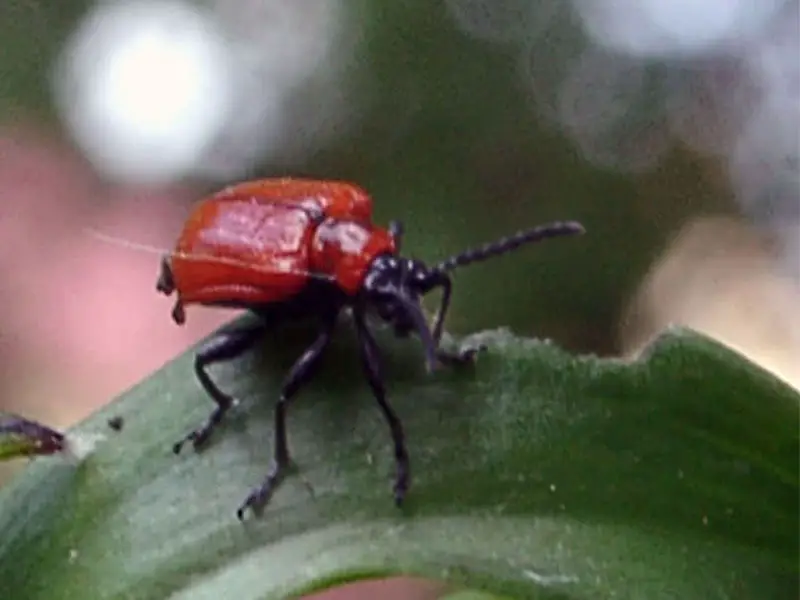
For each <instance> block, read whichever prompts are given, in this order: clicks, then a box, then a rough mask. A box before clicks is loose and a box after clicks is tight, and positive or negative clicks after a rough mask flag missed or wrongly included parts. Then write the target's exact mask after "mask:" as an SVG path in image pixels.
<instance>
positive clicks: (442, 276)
mask: <svg viewBox="0 0 800 600" xmlns="http://www.w3.org/2000/svg"><path fill="white" fill-rule="evenodd" d="M435 287H440V288H442V299H441V302H440V304H439V310H438V312H437V313H436V319H435V320H434V324H433V339H434V341H435V342H436V358H437V359H438V360H439V362H440V363H442V364H443V365H447V366H450V367H458V366H463V365H470V364H473V363H474V362H475V358H476V357H477V355H478V352H482V351H483V350H486V346H483V345H481V346H477V347H474V348H459V349H458V350H456V351H455V352H453V351H451V350H443V349H442V348H440V347H439V344H440V343H441V340H442V333H443V332H444V321H445V317H446V316H447V311H448V310H449V309H450V294H451V292H452V289H453V286H452V283H451V281H450V277H449V276H448V275H447V273H443V272H440V271H432V272H431V273H429V274H428V277H427V280H426V281H425V288H424V291H425V292H428V291H430V290H431V289H433V288H435Z"/></svg>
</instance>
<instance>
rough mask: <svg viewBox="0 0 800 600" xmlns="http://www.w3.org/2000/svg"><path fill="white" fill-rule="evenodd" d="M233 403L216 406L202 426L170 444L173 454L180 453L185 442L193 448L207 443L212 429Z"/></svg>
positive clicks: (199, 447) (197, 448) (198, 447)
mask: <svg viewBox="0 0 800 600" xmlns="http://www.w3.org/2000/svg"><path fill="white" fill-rule="evenodd" d="M232 405H233V404H232V403H231V404H230V405H226V406H219V407H217V408H216V409H215V410H214V412H212V413H211V415H210V416H209V417H208V420H207V421H206V422H205V423H204V424H203V426H202V427H198V428H197V429H195V430H194V431H192V432H191V433H190V434H189V435H187V436H186V437H184V438H183V439H182V440H180V441H178V442H176V443H175V444H174V445H173V446H172V451H173V452H174V453H175V454H180V452H181V450H182V449H183V446H184V444H186V443H187V442H191V443H192V446H194V449H195V450H200V449H202V448H203V446H205V445H206V443H208V439H209V438H210V437H211V434H212V433H213V431H214V430H215V429H216V428H217V425H219V424H220V423H221V422H222V419H223V418H224V417H225V414H226V413H227V412H228V411H229V410H230V409H231V406H232Z"/></svg>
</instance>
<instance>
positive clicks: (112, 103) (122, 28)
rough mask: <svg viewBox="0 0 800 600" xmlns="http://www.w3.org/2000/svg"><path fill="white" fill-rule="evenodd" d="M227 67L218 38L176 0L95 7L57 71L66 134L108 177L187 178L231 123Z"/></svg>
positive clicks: (210, 26) (204, 20) (202, 17)
mask: <svg viewBox="0 0 800 600" xmlns="http://www.w3.org/2000/svg"><path fill="white" fill-rule="evenodd" d="M231 79H232V65H231V62H230V60H229V55H228V49H227V46H226V44H225V41H224V39H223V37H222V35H221V34H220V33H219V32H218V31H217V30H216V29H215V27H214V22H213V21H212V20H211V19H209V18H207V17H206V16H205V15H204V14H203V13H202V12H201V11H200V10H199V9H198V8H197V7H195V6H192V5H190V4H187V3H183V2H178V1H169V2H158V1H137V2H117V3H113V4H103V5H100V6H99V7H98V8H97V9H96V10H95V11H93V12H92V13H90V14H89V15H88V16H87V18H86V19H85V20H84V21H83V23H82V24H81V25H80V26H79V27H78V29H77V31H76V32H75V33H74V35H73V37H72V39H71V40H70V42H69V43H68V45H67V47H66V49H65V51H64V54H63V56H62V60H61V62H60V64H59V70H58V72H57V88H56V92H57V101H58V104H59V106H60V108H61V111H62V116H63V118H64V120H65V122H66V125H67V127H68V128H69V130H70V131H71V133H72V135H73V136H74V138H75V140H76V142H77V144H78V145H79V146H80V147H81V148H82V149H83V151H84V152H85V153H86V155H87V157H88V158H89V160H90V161H91V162H92V163H93V164H94V165H95V166H96V167H97V168H98V170H100V171H101V172H104V173H105V174H106V175H108V176H111V177H112V178H115V179H122V180H129V181H137V182H148V183H152V182H160V181H169V180H172V179H176V178H179V177H181V176H183V175H185V174H186V173H188V172H190V171H191V170H192V169H193V168H194V167H195V164H196V162H197V161H198V160H200V159H201V157H202V155H203V153H204V152H205V151H206V148H207V147H208V146H209V144H211V142H212V141H213V139H214V138H215V137H216V136H217V135H218V133H219V131H220V129H221V128H222V126H223V125H224V123H225V120H226V118H227V114H228V110H229V105H230V99H231V98H230V96H231V93H232V91H233V90H232V86H231Z"/></svg>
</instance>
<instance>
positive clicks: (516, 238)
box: [434, 221, 586, 271]
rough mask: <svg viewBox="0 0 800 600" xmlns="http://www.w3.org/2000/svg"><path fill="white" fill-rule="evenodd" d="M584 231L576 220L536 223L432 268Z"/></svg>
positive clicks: (446, 267) (442, 268) (457, 264)
mask: <svg viewBox="0 0 800 600" xmlns="http://www.w3.org/2000/svg"><path fill="white" fill-rule="evenodd" d="M585 231H586V230H585V229H584V228H583V225H581V224H580V223H578V222H577V221H555V222H553V223H547V224H545V225H538V226H537V227H533V228H531V229H524V230H522V231H518V232H517V233H515V234H514V235H510V236H508V237H504V238H501V239H499V240H497V241H495V242H490V243H488V244H484V245H483V246H479V247H478V248H470V249H469V250H465V251H464V252H461V253H459V254H454V255H453V256H451V257H450V258H448V259H445V260H443V261H442V262H440V263H439V264H438V265H436V266H435V267H434V270H436V271H451V270H452V269H455V268H456V267H464V266H466V265H468V264H471V263H474V262H479V261H482V260H486V259H487V258H492V257H494V256H499V255H501V254H505V253H507V252H511V251H512V250H516V249H517V248H519V247H520V246H524V245H525V244H530V243H531V242H538V241H539V240H544V239H547V238H551V237H560V236H563V235H577V234H581V233H584V232H585Z"/></svg>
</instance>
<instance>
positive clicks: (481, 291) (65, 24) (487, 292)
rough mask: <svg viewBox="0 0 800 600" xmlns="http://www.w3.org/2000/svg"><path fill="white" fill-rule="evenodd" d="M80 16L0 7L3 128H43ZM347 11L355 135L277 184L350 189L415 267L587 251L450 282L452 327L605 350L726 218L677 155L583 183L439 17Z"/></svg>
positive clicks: (514, 81)
mask: <svg viewBox="0 0 800 600" xmlns="http://www.w3.org/2000/svg"><path fill="white" fill-rule="evenodd" d="M85 6H86V3H85V2H40V3H33V2H19V1H16V2H15V1H12V2H9V3H3V4H2V5H1V6H0V37H2V39H3V40H4V41H3V52H2V54H0V74H2V77H0V111H2V113H0V114H2V115H3V117H1V118H4V119H5V120H8V119H9V118H11V119H13V118H16V116H17V115H18V113H19V111H20V110H23V111H25V112H31V111H32V110H36V111H39V113H40V114H41V115H44V116H45V117H47V118H51V117H52V111H51V109H50V108H49V104H48V101H49V97H48V79H47V78H48V75H49V69H50V67H51V64H52V61H53V60H54V58H55V56H56V53H57V51H58V49H59V47H60V44H61V43H62V42H63V40H64V39H65V38H66V36H67V35H68V33H69V31H70V27H71V26H72V25H74V24H75V23H76V22H77V18H78V17H79V16H80V14H82V11H83V10H84V8H85ZM348 6H349V8H350V9H351V11H352V15H354V16H355V18H359V19H362V20H363V23H362V25H361V31H362V33H363V37H362V39H361V40H360V42H359V44H358V47H357V49H356V57H355V59H354V60H353V61H352V63H351V64H350V65H349V67H348V78H349V80H350V83H352V84H353V85H354V86H355V90H356V91H355V93H354V95H353V98H352V101H353V102H354V103H356V105H357V106H356V108H357V110H359V111H360V116H359V121H358V125H357V127H356V128H355V129H354V130H353V131H351V132H350V133H348V134H346V135H345V136H343V137H340V138H337V139H335V140H334V141H333V142H331V143H330V144H329V145H328V146H327V147H325V148H320V149H319V151H318V152H317V153H316V155H315V156H313V157H311V158H309V159H308V160H307V161H306V162H304V163H302V164H294V165H291V166H290V167H289V169H288V170H290V171H291V172H292V173H293V174H304V175H313V176H319V177H335V178H344V179H351V180H355V181H358V182H360V183H361V184H362V185H364V186H365V187H366V188H367V189H369V190H370V191H371V192H372V193H373V194H374V196H375V198H376V211H377V218H378V219H379V220H381V221H385V220H388V219H389V218H399V219H402V220H403V221H404V222H405V224H406V230H407V236H406V240H407V242H406V251H407V252H411V253H413V254H415V255H417V256H419V257H422V258H430V259H434V258H438V257H443V256H445V255H447V254H449V253H451V252H454V251H457V250H459V249H461V248H462V247H465V246H469V245H473V244H476V243H481V242H483V241H486V240H489V239H492V238H495V237H498V236H500V235H503V234H505V233H510V232H512V231H514V230H515V229H517V228H520V227H522V226H527V225H529V224H531V225H532V224H536V223H539V222H543V221H546V220H550V219H567V218H568V219H578V220H581V221H582V222H583V223H584V224H585V225H586V227H587V230H588V235H586V236H585V237H583V238H580V239H569V240H559V241H553V242H546V243H545V244H542V246H541V247H537V248H530V249H527V250H525V251H522V252H520V253H518V254H516V255H513V256H509V257H506V258H503V259H500V260H497V261H494V262H493V263H491V264H486V265H476V266H474V267H471V268H470V269H466V270H464V271H463V272H460V273H459V274H458V275H457V277H456V279H457V282H456V289H457V294H456V297H455V300H454V311H453V313H452V319H451V322H450V328H451V329H452V330H453V331H454V332H457V333H466V332H468V331H473V330H477V329H480V328H484V327H491V326H496V325H508V326H510V327H512V328H513V329H514V330H516V331H518V332H519V333H521V334H525V335H533V334H535V335H539V336H543V337H552V338H555V339H557V340H558V341H559V342H560V343H561V344H563V345H564V346H566V347H568V348H571V349H574V350H582V351H587V350H588V351H594V352H598V353H601V354H605V353H610V352H614V351H616V350H617V349H618V348H617V346H616V344H617V342H616V333H615V332H616V327H617V321H618V318H619V315H620V311H621V308H622V307H623V305H624V303H625V302H626V300H627V299H628V298H629V296H630V294H631V292H632V291H633V290H634V289H635V287H636V285H637V283H638V282H639V280H640V279H641V277H642V275H643V274H644V272H645V270H646V269H647V268H648V266H649V265H650V264H651V263H652V261H653V260H654V258H655V257H656V256H657V255H658V252H659V250H660V249H662V248H663V246H664V243H665V241H666V239H667V238H668V237H669V236H670V235H671V234H672V233H673V232H674V231H675V229H676V228H677V227H678V226H680V224H682V223H683V222H684V221H685V220H686V219H687V218H688V217H690V216H691V215H693V214H696V213H698V212H708V211H716V212H719V211H729V210H732V207H731V205H730V203H729V201H728V198H727V191H726V190H723V189H719V188H718V187H717V184H716V182H715V180H714V179H713V176H712V175H711V174H710V173H709V169H708V165H704V164H703V163H702V162H701V161H700V160H699V159H698V158H697V157H696V156H692V155H689V154H687V153H684V152H682V151H680V150H679V149H678V150H676V151H675V152H674V153H673V155H671V156H670V157H668V159H667V160H666V161H665V162H664V163H663V164H662V165H661V167H660V168H658V169H657V170H656V171H654V172H651V173H648V174H644V175H638V176H636V177H633V176H626V175H624V174H621V173H618V172H611V171H603V170H600V169H597V168H594V167H592V166H591V165H589V164H588V163H587V162H586V161H584V160H583V159H582V158H581V156H580V155H579V153H578V151H577V149H576V148H575V147H574V145H572V144H571V143H570V142H569V140H567V139H566V138H564V137H563V136H561V135H560V134H559V133H558V132H557V131H555V130H553V129H552V128H549V127H547V126H545V125H544V124H543V123H541V122H539V121H538V120H537V117H536V114H535V110H534V108H533V104H532V100H531V99H530V97H529V93H528V91H527V90H526V89H525V85H524V80H523V78H522V77H521V75H520V69H519V64H518V63H519V60H518V53H517V51H516V50H515V51H512V50H511V49H510V48H509V47H507V46H503V45H500V44H492V43H486V42H480V41H477V40H475V39H473V38H470V37H468V36H467V35H465V34H464V33H462V32H461V31H459V30H458V29H457V27H456V26H455V24H454V22H453V21H452V19H450V18H449V16H448V15H447V13H446V8H445V6H444V5H443V3H435V2H429V1H428V0H404V1H403V2H394V1H382V2H369V1H367V0H356V1H354V2H351V3H349V4H348ZM567 39H568V38H567ZM576 43H580V40H579V39H578V38H576ZM286 172H287V169H286V168H282V169H281V170H280V174H285V173H286ZM275 174H278V172H273V171H271V170H270V169H268V168H267V167H264V168H262V169H260V170H256V171H255V172H254V175H275Z"/></svg>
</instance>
